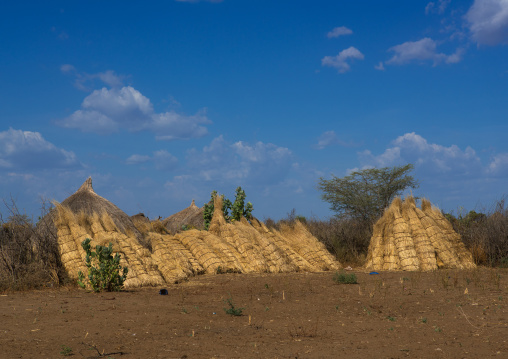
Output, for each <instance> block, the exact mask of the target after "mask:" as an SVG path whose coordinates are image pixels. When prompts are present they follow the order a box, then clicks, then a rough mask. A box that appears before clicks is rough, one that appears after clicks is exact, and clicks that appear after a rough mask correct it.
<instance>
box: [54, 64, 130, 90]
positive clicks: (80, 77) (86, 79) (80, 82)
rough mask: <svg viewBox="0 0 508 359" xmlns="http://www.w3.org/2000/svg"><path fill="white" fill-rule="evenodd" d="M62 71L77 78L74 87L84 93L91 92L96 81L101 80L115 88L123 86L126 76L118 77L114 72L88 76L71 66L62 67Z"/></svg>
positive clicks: (107, 71) (108, 71) (64, 65)
mask: <svg viewBox="0 0 508 359" xmlns="http://www.w3.org/2000/svg"><path fill="white" fill-rule="evenodd" d="M60 71H61V72H62V73H63V74H66V75H73V76H74V77H75V80H74V86H75V87H76V88H77V89H79V90H82V91H87V92H88V91H91V87H90V85H93V83H94V80H96V79H99V80H101V81H102V82H103V83H105V84H106V85H108V86H110V87H114V88H118V87H121V86H123V79H124V78H125V76H123V75H117V74H116V73H115V72H114V71H113V70H106V71H105V72H98V73H95V74H88V73H86V72H79V71H78V70H77V69H76V68H75V67H74V66H73V65H71V64H63V65H61V66H60Z"/></svg>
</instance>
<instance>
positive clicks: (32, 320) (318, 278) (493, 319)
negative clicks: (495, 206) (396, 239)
mask: <svg viewBox="0 0 508 359" xmlns="http://www.w3.org/2000/svg"><path fill="white" fill-rule="evenodd" d="M348 273H356V275H357V277H358V283H359V284H356V285H350V284H336V283H335V282H334V281H333V280H332V277H333V274H334V273H330V272H327V273H292V274H266V275H254V274H249V275H246V274H221V275H204V276H199V277H195V278H192V279H190V280H189V281H188V282H184V283H181V284H176V285H171V286H167V287H165V288H167V290H168V292H169V294H168V295H159V289H161V288H143V289H136V290H129V291H125V292H119V293H102V294H94V293H88V292H85V291H83V290H79V289H76V288H63V289H58V290H49V289H48V290H43V291H31V292H16V293H4V294H2V295H1V296H0V316H1V317H0V318H1V319H0V357H1V358H63V357H64V356H65V354H68V357H70V358H125V359H127V358H342V357H343V358H485V357H497V358H503V357H504V358H506V357H508V343H507V341H508V270H504V269H503V270H501V269H499V270H498V269H486V268H480V269H474V270H462V271H458V270H457V271H451V270H450V271H447V270H439V271H435V272H427V273H422V272H381V273H380V274H379V275H369V274H368V273H365V272H361V271H353V272H348ZM228 298H231V302H232V303H233V305H234V306H235V308H241V307H243V308H245V309H243V314H242V315H241V316H231V315H228V314H226V312H225V308H228V307H229V306H228V305H227V303H226V300H227V299H228Z"/></svg>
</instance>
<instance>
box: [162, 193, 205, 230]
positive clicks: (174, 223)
mask: <svg viewBox="0 0 508 359" xmlns="http://www.w3.org/2000/svg"><path fill="white" fill-rule="evenodd" d="M203 212H204V208H203V207H202V208H199V207H198V206H196V203H195V202H194V200H192V203H191V205H190V206H189V207H187V208H185V209H184V210H182V211H180V212H178V213H175V214H173V215H171V216H169V217H168V218H166V219H164V220H163V221H162V224H163V225H164V227H166V229H167V230H168V232H169V233H171V234H176V233H178V232H181V231H182V229H183V228H184V227H185V226H186V227H189V228H193V229H199V230H202V229H204V228H205V224H204V223H205V222H204V219H203Z"/></svg>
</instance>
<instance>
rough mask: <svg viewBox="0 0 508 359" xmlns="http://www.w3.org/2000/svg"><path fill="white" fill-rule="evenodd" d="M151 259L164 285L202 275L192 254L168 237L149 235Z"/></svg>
mask: <svg viewBox="0 0 508 359" xmlns="http://www.w3.org/2000/svg"><path fill="white" fill-rule="evenodd" d="M149 236H150V242H151V243H152V248H153V253H152V259H153V261H154V263H156V264H157V267H158V270H159V271H160V272H161V274H162V277H163V278H164V280H165V281H166V283H178V282H180V281H182V280H184V279H186V278H187V277H190V276H193V275H196V274H202V273H204V269H203V267H202V266H201V265H200V264H199V263H198V262H197V261H196V259H195V258H194V257H193V255H192V253H191V252H190V251H189V250H188V249H187V248H185V247H184V246H183V245H182V244H181V243H180V242H179V241H177V240H176V239H175V238H174V237H172V236H169V235H161V234H157V233H150V234H149Z"/></svg>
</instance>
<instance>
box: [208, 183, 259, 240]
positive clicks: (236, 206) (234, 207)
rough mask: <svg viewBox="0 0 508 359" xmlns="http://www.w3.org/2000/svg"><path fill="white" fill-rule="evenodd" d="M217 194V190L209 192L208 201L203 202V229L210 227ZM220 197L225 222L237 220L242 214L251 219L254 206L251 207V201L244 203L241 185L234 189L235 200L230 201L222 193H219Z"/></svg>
mask: <svg viewBox="0 0 508 359" xmlns="http://www.w3.org/2000/svg"><path fill="white" fill-rule="evenodd" d="M216 196H217V191H213V192H212V193H211V198H210V201H209V202H208V203H205V205H204V212H203V219H204V225H205V230H208V228H209V227H210V222H211V221H212V218H213V211H214V209H215V206H214V201H215V197H216ZM221 197H222V213H223V214H224V219H225V220H226V221H227V222H231V221H239V220H240V219H241V218H242V216H243V217H245V218H247V219H249V220H250V219H251V217H252V211H253V210H254V208H253V207H252V203H250V202H247V204H245V197H246V195H245V191H244V190H242V187H238V188H237V189H236V196H235V202H234V203H231V201H230V200H229V199H227V198H226V197H225V196H224V195H221ZM229 211H231V215H230V214H229Z"/></svg>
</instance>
